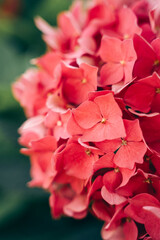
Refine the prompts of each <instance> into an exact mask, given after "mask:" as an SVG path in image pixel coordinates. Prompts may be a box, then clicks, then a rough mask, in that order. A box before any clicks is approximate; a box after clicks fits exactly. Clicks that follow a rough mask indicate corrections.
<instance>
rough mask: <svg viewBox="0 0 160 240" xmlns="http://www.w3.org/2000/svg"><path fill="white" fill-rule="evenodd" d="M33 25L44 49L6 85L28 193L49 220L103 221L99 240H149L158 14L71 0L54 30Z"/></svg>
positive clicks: (131, 4) (155, 173)
mask: <svg viewBox="0 0 160 240" xmlns="http://www.w3.org/2000/svg"><path fill="white" fill-rule="evenodd" d="M153 2H154V1H152V3H153ZM35 21H36V25H37V27H38V28H39V29H40V30H41V31H42V32H43V39H44V41H45V42H46V44H47V47H48V51H47V52H46V53H45V54H44V55H43V56H41V57H39V58H37V59H34V60H32V64H33V65H35V66H36V67H34V68H31V69H29V70H28V71H27V72H26V73H24V74H23V75H22V76H21V77H20V79H18V80H17V82H15V83H14V85H13V92H14V95H15V97H16V99H17V100H18V101H19V102H20V104H21V106H22V107H23V108H24V110H25V113H26V116H27V118H28V120H27V121H26V122H25V123H24V124H23V125H22V126H21V127H20V129H19V133H20V135H21V136H20V138H19V142H20V144H22V145H23V146H24V148H22V150H21V152H22V153H23V154H26V155H29V156H30V161H31V177H32V180H31V182H30V183H29V185H30V186H31V187H35V186H36V187H41V188H43V189H46V190H48V191H49V192H50V194H51V195H50V199H49V203H50V207H51V212H52V215H53V217H54V218H59V217H60V216H61V215H67V216H70V217H73V218H76V219H81V218H84V217H85V216H86V215H87V213H88V212H91V213H92V214H93V215H95V216H96V217H97V218H99V219H101V220H103V221H104V222H105V224H104V226H103V229H102V232H101V235H102V238H103V239H104V240H114V239H119V240H123V239H124V240H136V239H145V240H149V239H153V240H159V239H160V228H159V226H160V75H159V74H160V38H159V37H160V8H159V6H156V5H154V6H151V4H150V3H149V2H148V1H146V0H139V1H125V0H92V1H84V2H83V1H76V2H74V3H73V5H72V6H71V8H70V10H69V11H65V12H62V13H61V14H60V15H59V16H58V21H57V22H58V27H57V28H54V27H52V26H50V25H49V24H47V23H46V22H45V21H44V20H43V19H41V18H40V17H37V18H36V20H35Z"/></svg>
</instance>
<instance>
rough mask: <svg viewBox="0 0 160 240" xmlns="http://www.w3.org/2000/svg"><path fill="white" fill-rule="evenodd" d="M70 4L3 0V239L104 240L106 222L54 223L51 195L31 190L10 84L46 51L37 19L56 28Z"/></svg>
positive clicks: (0, 150) (0, 148)
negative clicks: (33, 59) (103, 227)
mask: <svg viewBox="0 0 160 240" xmlns="http://www.w3.org/2000/svg"><path fill="white" fill-rule="evenodd" d="M70 4H71V0H0V240H11V239H12V240H14V239H16V240H32V239H33V240H50V239H58V240H62V239H63V240H81V239H84V240H85V239H89V238H90V239H96V240H98V239H101V238H100V229H101V226H102V222H100V221H98V220H97V219H95V218H94V217H92V216H88V217H87V218H86V219H84V220H74V219H71V218H64V217H63V218H61V219H60V220H56V221H55V220H52V218H51V215H50V209H49V205H48V194H47V193H45V192H44V191H43V190H41V189H29V188H28V187H27V186H26V183H27V182H28V181H29V180H30V176H29V169H30V164H29V159H28V158H27V157H24V156H23V155H20V153H19V149H20V146H19V145H18V143H17V138H18V134H17V129H18V127H19V126H20V125H21V124H22V123H23V122H24V121H25V116H24V113H23V110H22V109H21V108H20V106H19V104H18V103H17V102H16V101H15V100H14V99H13V97H12V93H11V84H12V83H13V81H15V80H16V78H17V77H18V76H19V75H20V74H22V73H23V72H24V71H25V70H26V69H27V68H28V67H29V60H30V59H31V58H35V57H37V56H39V55H41V54H43V53H44V52H45V49H46V48H45V44H44V43H43V41H42V40H41V38H40V37H41V33H40V32H39V31H38V30H37V29H36V27H35V25H34V21H33V19H34V17H35V16H37V15H40V16H42V17H43V18H44V19H45V20H47V21H48V22H49V23H50V24H52V25H56V16H57V14H58V12H60V11H62V10H64V9H67V8H68V6H69V5H70Z"/></svg>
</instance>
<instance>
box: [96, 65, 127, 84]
mask: <svg viewBox="0 0 160 240" xmlns="http://www.w3.org/2000/svg"><path fill="white" fill-rule="evenodd" d="M100 77H101V78H100V81H99V82H100V84H101V85H102V86H106V85H111V84H115V83H117V82H120V81H122V80H123V77H124V69H123V66H122V65H121V64H120V63H119V62H117V63H114V62H113V63H112V62H108V63H107V64H105V65H103V66H102V69H101V72H100Z"/></svg>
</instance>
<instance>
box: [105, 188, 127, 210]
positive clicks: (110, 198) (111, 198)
mask: <svg viewBox="0 0 160 240" xmlns="http://www.w3.org/2000/svg"><path fill="white" fill-rule="evenodd" d="M101 195H102V198H103V199H104V200H105V201H106V202H107V203H109V204H110V205H119V204H121V203H124V202H125V201H126V198H125V197H123V196H120V195H118V194H117V193H113V192H109V191H108V190H107V189H106V187H105V186H103V187H102V189H101Z"/></svg>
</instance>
